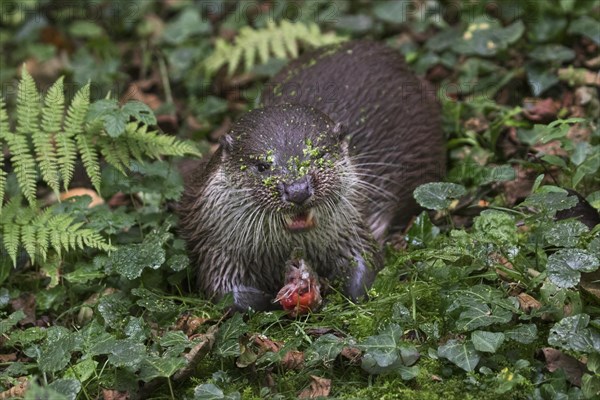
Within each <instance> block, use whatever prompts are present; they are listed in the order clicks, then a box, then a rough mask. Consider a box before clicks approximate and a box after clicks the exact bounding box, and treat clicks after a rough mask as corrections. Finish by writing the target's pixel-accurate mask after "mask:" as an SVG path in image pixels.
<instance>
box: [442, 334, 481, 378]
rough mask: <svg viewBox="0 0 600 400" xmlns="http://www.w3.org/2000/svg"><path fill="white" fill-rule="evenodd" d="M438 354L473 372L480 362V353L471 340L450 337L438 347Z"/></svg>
mask: <svg viewBox="0 0 600 400" xmlns="http://www.w3.org/2000/svg"><path fill="white" fill-rule="evenodd" d="M438 356H439V357H442V358H446V359H447V360H449V361H450V362H452V363H453V364H454V365H456V366H457V367H459V368H461V369H463V370H465V371H467V372H471V371H474V370H475V367H476V366H477V364H478V363H479V359H480V357H479V354H477V351H476V350H475V347H474V346H473V343H471V342H470V341H464V342H460V341H458V340H456V339H450V340H448V342H446V344H444V345H442V346H440V347H439V348H438Z"/></svg>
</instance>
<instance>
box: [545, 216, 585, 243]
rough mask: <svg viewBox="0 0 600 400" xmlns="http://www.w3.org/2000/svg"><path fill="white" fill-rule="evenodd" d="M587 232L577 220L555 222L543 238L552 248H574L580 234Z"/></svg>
mask: <svg viewBox="0 0 600 400" xmlns="http://www.w3.org/2000/svg"><path fill="white" fill-rule="evenodd" d="M588 230H589V228H588V227H587V226H585V225H584V224H583V223H582V222H580V221H578V220H566V221H557V222H556V223H555V224H553V225H552V226H551V227H550V229H548V230H547V231H546V234H545V238H546V240H547V241H548V243H550V244H551V245H553V246H560V247H575V246H576V245H577V242H578V241H579V237H580V236H581V234H582V233H585V232H587V231H588Z"/></svg>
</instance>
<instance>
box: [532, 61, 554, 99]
mask: <svg viewBox="0 0 600 400" xmlns="http://www.w3.org/2000/svg"><path fill="white" fill-rule="evenodd" d="M525 71H526V72H527V83H528V84H529V87H530V89H531V93H532V94H533V95H534V96H540V95H541V94H542V93H544V92H545V91H546V90H548V89H550V88H551V87H552V86H554V85H556V84H557V83H558V82H559V79H558V76H557V75H556V71H554V70H551V69H548V68H547V67H546V66H545V65H540V64H538V63H527V64H526V65H525Z"/></svg>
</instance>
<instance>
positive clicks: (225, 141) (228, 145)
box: [219, 133, 233, 153]
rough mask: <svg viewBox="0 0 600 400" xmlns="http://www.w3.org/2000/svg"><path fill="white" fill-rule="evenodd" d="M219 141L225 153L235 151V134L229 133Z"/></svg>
mask: <svg viewBox="0 0 600 400" xmlns="http://www.w3.org/2000/svg"><path fill="white" fill-rule="evenodd" d="M219 143H220V144H221V147H222V148H223V151H224V152H225V153H231V152H232V151H233V136H231V135H230V134H229V133H228V134H225V135H223V136H221V139H219Z"/></svg>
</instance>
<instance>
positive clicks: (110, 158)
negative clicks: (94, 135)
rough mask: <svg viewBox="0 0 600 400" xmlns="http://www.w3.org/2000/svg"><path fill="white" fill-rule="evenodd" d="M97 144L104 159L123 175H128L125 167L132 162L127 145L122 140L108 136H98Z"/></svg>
mask: <svg viewBox="0 0 600 400" xmlns="http://www.w3.org/2000/svg"><path fill="white" fill-rule="evenodd" d="M97 144H98V147H99V148H100V153H101V154H102V156H103V157H104V160H105V161H106V162H107V163H108V164H110V165H112V166H113V167H115V168H116V169H117V170H118V171H119V172H121V173H122V174H123V175H127V174H126V172H125V169H126V168H129V165H130V163H131V158H130V157H129V149H128V148H127V146H123V145H122V143H121V142H119V141H115V140H113V139H112V138H111V137H108V136H102V137H100V138H98V142H97Z"/></svg>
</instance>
